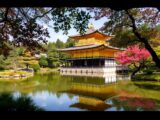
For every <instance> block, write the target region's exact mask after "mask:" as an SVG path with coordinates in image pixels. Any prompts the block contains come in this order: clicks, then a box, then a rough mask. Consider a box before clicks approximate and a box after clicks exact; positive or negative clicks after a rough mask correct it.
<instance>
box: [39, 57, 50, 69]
mask: <svg viewBox="0 0 160 120" xmlns="http://www.w3.org/2000/svg"><path fill="white" fill-rule="evenodd" d="M39 65H40V66H42V67H47V66H48V61H47V58H46V57H44V56H41V58H40V60H39Z"/></svg>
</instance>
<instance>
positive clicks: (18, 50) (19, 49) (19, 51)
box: [17, 47, 25, 56]
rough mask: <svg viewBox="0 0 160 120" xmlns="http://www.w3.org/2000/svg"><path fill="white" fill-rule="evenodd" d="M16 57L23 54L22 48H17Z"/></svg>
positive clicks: (23, 49)
mask: <svg viewBox="0 0 160 120" xmlns="http://www.w3.org/2000/svg"><path fill="white" fill-rule="evenodd" d="M17 52H18V56H23V55H24V52H25V48H24V47H20V48H17Z"/></svg>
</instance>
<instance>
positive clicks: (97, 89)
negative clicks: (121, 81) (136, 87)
mask: <svg viewBox="0 0 160 120" xmlns="http://www.w3.org/2000/svg"><path fill="white" fill-rule="evenodd" d="M67 92H69V93H72V94H75V95H78V101H77V103H74V104H72V105H70V107H76V108H81V109H87V110H105V109H107V108H110V107H112V106H111V105H109V104H106V103H105V100H106V99H107V98H110V97H113V96H115V95H116V86H115V84H108V85H106V84H99V85H96V84H91V83H89V84H86V83H72V85H71V88H70V89H69V90H68V91H67Z"/></svg>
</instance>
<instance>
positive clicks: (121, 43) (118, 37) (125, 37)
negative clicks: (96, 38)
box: [109, 29, 137, 48]
mask: <svg viewBox="0 0 160 120" xmlns="http://www.w3.org/2000/svg"><path fill="white" fill-rule="evenodd" d="M114 34H115V37H114V38H112V39H111V40H110V41H109V44H110V45H111V46H115V47H120V48H126V47H127V46H129V45H133V44H136V43H137V38H136V37H135V35H134V34H133V32H132V31H131V30H130V29H117V30H116V31H115V33H114Z"/></svg>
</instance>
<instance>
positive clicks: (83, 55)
mask: <svg viewBox="0 0 160 120" xmlns="http://www.w3.org/2000/svg"><path fill="white" fill-rule="evenodd" d="M69 37H70V38H71V39H73V40H74V41H75V46H74V47H69V48H64V49H58V51H60V52H63V53H66V54H67V55H68V56H69V58H68V59H66V61H67V62H68V63H69V64H67V66H66V65H65V66H63V67H61V69H60V71H61V72H68V73H86V72H87V73H105V72H113V73H114V72H115V69H116V66H117V64H116V62H115V53H116V52H119V51H121V50H122V49H120V48H116V47H112V46H110V44H109V41H110V39H111V38H113V37H114V36H111V35H106V34H104V33H102V32H100V31H99V30H95V29H94V26H93V25H90V26H89V29H88V30H87V31H86V33H85V34H84V35H80V34H77V35H74V36H69Z"/></svg>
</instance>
